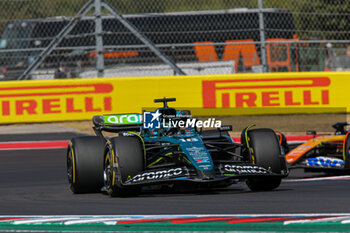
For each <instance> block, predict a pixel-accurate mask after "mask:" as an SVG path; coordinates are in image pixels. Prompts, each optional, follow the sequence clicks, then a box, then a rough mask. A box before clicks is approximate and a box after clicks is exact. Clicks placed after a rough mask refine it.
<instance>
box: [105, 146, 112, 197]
mask: <svg viewBox="0 0 350 233" xmlns="http://www.w3.org/2000/svg"><path fill="white" fill-rule="evenodd" d="M111 164H112V161H111V154H110V151H108V152H107V154H106V157H105V162H104V171H103V182H104V186H105V187H106V190H107V191H108V190H110V189H111V187H112V178H113V173H112V169H111V167H112V166H111Z"/></svg>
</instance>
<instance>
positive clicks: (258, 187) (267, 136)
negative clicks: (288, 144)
mask: <svg viewBox="0 0 350 233" xmlns="http://www.w3.org/2000/svg"><path fill="white" fill-rule="evenodd" d="M247 139H248V141H246V139H245V140H243V141H244V142H245V143H246V146H248V145H249V149H250V151H251V160H252V162H253V164H255V165H257V166H260V167H263V168H265V169H267V170H269V171H271V172H273V173H275V174H281V170H282V169H283V168H284V166H283V164H282V161H283V159H282V158H281V147H280V144H279V142H278V138H277V136H276V133H275V132H274V131H273V130H271V129H254V130H249V131H248V132H247ZM281 180H282V178H281V177H260V178H249V179H248V180H247V182H246V183H247V185H248V187H249V189H250V190H252V191H268V190H273V189H275V188H277V187H278V186H279V185H280V184H281Z"/></svg>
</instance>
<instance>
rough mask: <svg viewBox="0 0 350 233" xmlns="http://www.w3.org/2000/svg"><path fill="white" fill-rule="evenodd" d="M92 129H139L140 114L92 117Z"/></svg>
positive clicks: (111, 130)
mask: <svg viewBox="0 0 350 233" xmlns="http://www.w3.org/2000/svg"><path fill="white" fill-rule="evenodd" d="M92 122H93V123H94V129H95V130H98V131H107V132H115V133H118V132H121V131H137V132H138V131H140V130H141V126H142V124H143V121H142V114H138V113H128V114H111V115H99V116H94V117H93V118H92Z"/></svg>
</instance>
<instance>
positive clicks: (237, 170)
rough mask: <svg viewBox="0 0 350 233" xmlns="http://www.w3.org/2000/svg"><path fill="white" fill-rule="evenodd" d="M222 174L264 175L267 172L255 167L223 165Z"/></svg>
mask: <svg viewBox="0 0 350 233" xmlns="http://www.w3.org/2000/svg"><path fill="white" fill-rule="evenodd" d="M223 170H224V173H234V174H266V173H268V171H267V170H266V169H265V168H262V167H258V166H255V165H231V164H225V165H223Z"/></svg>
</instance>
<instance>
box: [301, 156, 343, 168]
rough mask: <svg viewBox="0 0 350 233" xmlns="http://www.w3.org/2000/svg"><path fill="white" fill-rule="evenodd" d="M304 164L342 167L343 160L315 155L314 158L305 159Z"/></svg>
mask: <svg viewBox="0 0 350 233" xmlns="http://www.w3.org/2000/svg"><path fill="white" fill-rule="evenodd" d="M305 164H306V166H309V167H325V168H333V167H334V168H343V167H344V164H345V163H344V161H343V160H341V159H336V158H328V157H316V158H308V159H307V160H306V161H305Z"/></svg>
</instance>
